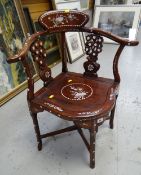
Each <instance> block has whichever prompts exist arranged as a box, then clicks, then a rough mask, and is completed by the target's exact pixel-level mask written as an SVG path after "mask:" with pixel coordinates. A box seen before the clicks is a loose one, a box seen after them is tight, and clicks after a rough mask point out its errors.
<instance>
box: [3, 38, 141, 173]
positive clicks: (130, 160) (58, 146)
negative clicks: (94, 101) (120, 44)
mask: <svg viewBox="0 0 141 175" xmlns="http://www.w3.org/2000/svg"><path fill="white" fill-rule="evenodd" d="M139 38H141V37H140V36H139ZM116 48H117V45H111V44H105V45H104V53H102V54H100V57H99V62H100V63H101V70H100V72H99V75H100V76H106V77H108V76H110V77H112V68H111V64H112V58H113V56H114V52H115V50H116ZM140 50H141V44H140V45H139V46H138V47H126V48H125V50H124V51H123V53H122V55H121V59H120V62H119V67H120V69H119V71H120V74H121V86H120V94H119V98H118V101H117V107H116V113H115V122H114V123H115V128H114V129H113V130H110V129H109V126H108V122H105V123H104V124H103V125H102V126H101V127H100V128H99V132H98V134H97V138H96V168H95V169H90V168H89V153H88V151H87V149H86V148H85V145H84V143H83V141H82V140H81V138H80V136H79V135H78V133H77V132H76V131H73V132H71V133H67V134H63V135H60V136H57V137H52V138H49V139H44V141H43V150H42V151H40V152H39V151H37V149H36V138H35V134H34V128H33V124H32V120H31V117H30V115H29V112H28V107H27V103H26V91H24V92H22V93H21V94H19V95H18V96H16V97H15V98H13V99H12V100H11V101H9V102H8V103H7V104H5V105H4V106H2V107H1V109H0V175H31V174H33V175H39V174H40V175H79V174H81V175H89V174H90V175H91V174H92V175H141V90H140V87H141V54H140V53H141V51H140ZM83 62H84V58H82V59H79V60H78V61H76V62H74V63H73V64H69V70H71V71H77V72H83V68H82V67H83V66H82V67H81V66H80V65H82V64H81V63H83ZM102 69H103V70H102ZM52 71H53V76H55V75H56V74H58V73H59V72H60V71H61V65H60V64H59V65H57V66H55V67H54V68H53V69H52ZM40 86H41V82H40V81H38V82H37V83H36V89H38V88H39V87H40ZM39 121H40V126H41V130H42V132H46V131H51V130H54V129H58V128H61V127H64V126H68V125H70V124H71V123H70V122H67V121H63V120H61V119H59V118H56V117H55V116H53V115H51V114H49V113H41V114H40V117H39ZM85 133H86V135H87V137H88V133H87V131H85Z"/></svg>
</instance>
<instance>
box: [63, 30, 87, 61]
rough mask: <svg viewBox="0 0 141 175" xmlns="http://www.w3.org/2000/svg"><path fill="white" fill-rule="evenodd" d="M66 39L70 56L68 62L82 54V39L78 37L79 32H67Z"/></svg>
mask: <svg viewBox="0 0 141 175" xmlns="http://www.w3.org/2000/svg"><path fill="white" fill-rule="evenodd" d="M66 41H67V42H66V43H67V46H68V52H69V56H70V62H71V63H73V62H74V61H76V60H77V59H78V58H80V57H81V56H82V55H83V54H84V51H83V46H82V41H81V39H80V35H79V33H78V32H67V33H66Z"/></svg>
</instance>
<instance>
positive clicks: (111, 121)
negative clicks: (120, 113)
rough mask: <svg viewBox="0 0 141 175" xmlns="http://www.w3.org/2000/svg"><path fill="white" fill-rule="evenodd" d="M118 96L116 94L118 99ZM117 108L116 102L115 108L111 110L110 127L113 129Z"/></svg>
mask: <svg viewBox="0 0 141 175" xmlns="http://www.w3.org/2000/svg"><path fill="white" fill-rule="evenodd" d="M117 97H118V96H116V99H117ZM115 109H116V103H115V106H114V108H113V109H112V111H111V115H110V122H109V125H110V129H113V128H114V115H115Z"/></svg>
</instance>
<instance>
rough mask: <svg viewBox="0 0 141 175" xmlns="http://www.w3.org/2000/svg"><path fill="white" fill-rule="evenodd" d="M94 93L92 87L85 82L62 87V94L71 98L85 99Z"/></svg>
mask: <svg viewBox="0 0 141 175" xmlns="http://www.w3.org/2000/svg"><path fill="white" fill-rule="evenodd" d="M92 93H93V90H92V88H91V87H90V86H89V85H87V84H83V83H72V84H69V85H66V86H64V87H63V88H62V89H61V94H62V95H63V96H64V97H65V98H67V99H69V100H85V99H86V98H88V97H90V96H91V95H92Z"/></svg>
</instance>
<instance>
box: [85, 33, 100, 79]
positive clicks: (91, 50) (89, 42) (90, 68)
mask: <svg viewBox="0 0 141 175" xmlns="http://www.w3.org/2000/svg"><path fill="white" fill-rule="evenodd" d="M102 47H103V37H101V36H96V35H94V34H90V35H87V36H86V43H85V51H86V55H88V57H87V60H88V61H86V62H85V63H84V69H85V72H84V75H88V76H95V77H97V71H98V70H99V68H100V64H98V63H97V60H98V54H99V53H100V52H101V51H102Z"/></svg>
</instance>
